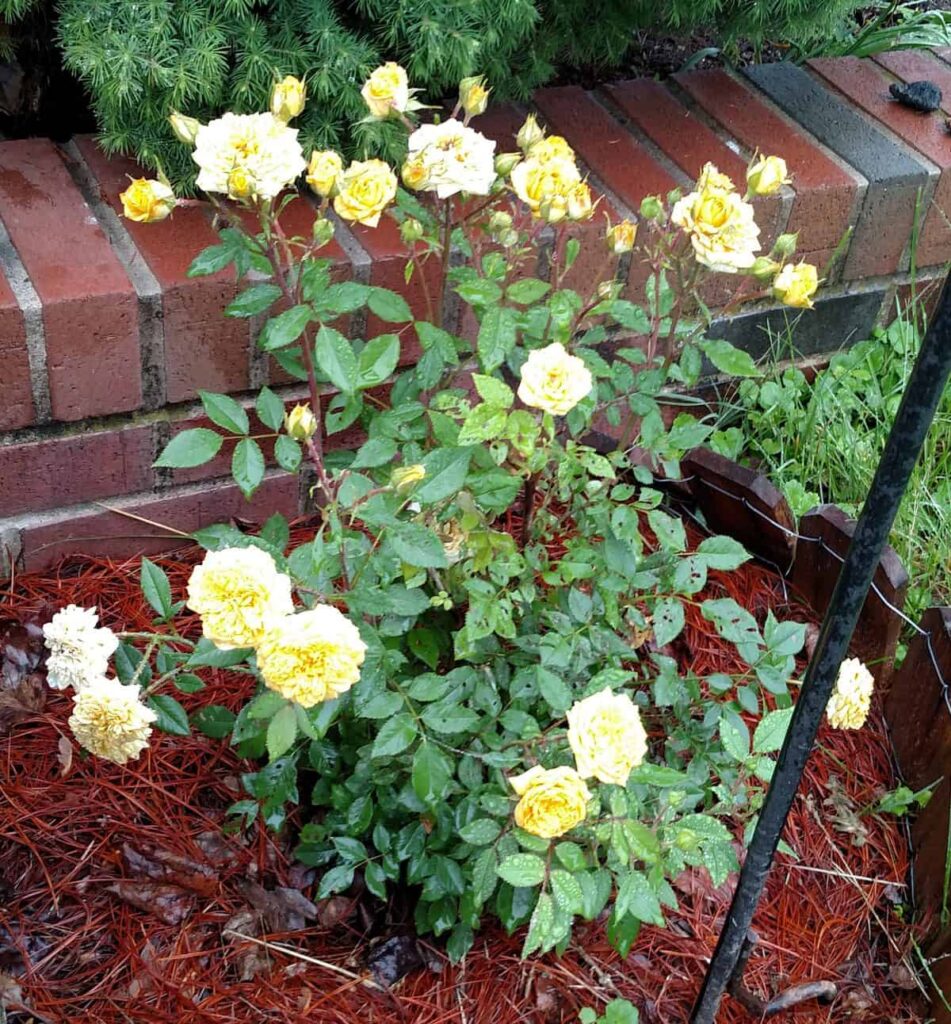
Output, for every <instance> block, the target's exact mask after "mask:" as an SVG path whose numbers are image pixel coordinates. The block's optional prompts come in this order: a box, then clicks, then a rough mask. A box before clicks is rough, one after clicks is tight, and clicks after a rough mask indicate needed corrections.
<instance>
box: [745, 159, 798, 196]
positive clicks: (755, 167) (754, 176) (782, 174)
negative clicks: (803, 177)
mask: <svg viewBox="0 0 951 1024" xmlns="http://www.w3.org/2000/svg"><path fill="white" fill-rule="evenodd" d="M791 180H792V179H791V178H790V177H789V174H788V171H787V169H786V161H785V160H784V159H783V158H782V157H781V156H764V157H760V159H759V160H757V161H755V162H754V163H752V164H750V166H749V167H748V168H747V169H746V186H747V188H748V189H749V191H750V194H751V195H754V196H769V195H772V194H773V193H774V192H778V191H779V190H780V189H781V188H782V187H783V185H788V184H789V183H790V181H791Z"/></svg>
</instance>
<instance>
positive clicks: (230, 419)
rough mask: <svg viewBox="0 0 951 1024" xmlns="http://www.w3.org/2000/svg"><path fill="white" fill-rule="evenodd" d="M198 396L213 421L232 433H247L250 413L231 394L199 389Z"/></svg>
mask: <svg viewBox="0 0 951 1024" xmlns="http://www.w3.org/2000/svg"><path fill="white" fill-rule="evenodd" d="M198 397H199V398H200V399H201V404H202V405H203V406H204V409H205V414H206V415H207V416H208V419H210V420H211V422H212V423H214V424H216V425H217V426H219V427H223V428H224V429H225V430H227V431H229V432H230V433H232V434H247V432H248V429H249V424H248V414H247V413H246V412H245V411H244V409H243V408H242V407H241V406H240V405H239V404H238V403H237V402H236V401H235V400H234V399H233V398H231V396H230V395H219V394H217V393H216V392H214V391H201V390H199V392H198Z"/></svg>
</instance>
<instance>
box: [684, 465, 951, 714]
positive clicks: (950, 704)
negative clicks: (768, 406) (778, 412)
mask: <svg viewBox="0 0 951 1024" xmlns="http://www.w3.org/2000/svg"><path fill="white" fill-rule="evenodd" d="M694 479H697V476H696V474H694V475H693V476H689V477H685V478H684V479H683V480H678V481H676V482H677V483H688V482H689V481H691V480H694ZM702 483H703V486H704V487H709V488H710V489H711V490H714V491H717V492H718V493H719V494H722V495H724V496H725V497H727V498H730V499H731V500H732V501H737V502H739V503H740V504H741V505H743V506H744V507H745V508H747V509H749V511H750V512H752V513H753V514H754V515H757V516H759V517H760V519H764V520H765V521H766V522H767V523H769V524H770V525H771V526H773V527H775V529H777V530H779V531H780V532H782V533H784V534H785V535H786V536H787V537H794V538H795V539H796V540H797V541H806V542H807V543H809V544H818V545H819V546H820V547H821V548H822V549H823V550H824V551H826V552H828V553H829V554H830V555H832V557H833V558H834V559H835V560H836V561H837V562H839V563H844V562H845V558H844V557H843V556H842V555H840V554H839V553H838V552H837V551H834V550H833V549H832V548H830V547H829V545H828V544H826V542H825V541H824V540H823V539H822V538H821V537H809V536H807V535H806V534H803V533H798V532H797V531H796V530H790V529H789V528H788V527H786V526H783V524H782V523H778V522H776V520H775V519H773V518H772V516H768V515H767V514H766V513H765V512H763V510H762V509H758V508H757V507H756V506H755V505H753V504H751V503H750V501H749V499H747V498H745V497H743V495H741V494H733V492H732V491H728V490H726V489H725V488H723V487H720V486H719V484H715V483H714V482H713V481H712V480H708V479H706V478H705V477H704V478H702ZM870 589H871V591H872V593H874V594H875V596H876V597H877V598H878V599H879V601H881V602H882V604H883V605H885V607H886V608H888V609H889V611H892V612H894V614H895V615H897V616H898V617H899V618H900V619H901V620H902V621H903V622H905V623H906V624H907V625H909V626H911V628H912V629H913V630H914V631H915V632H916V633H917V634H918V635H919V636H923V637H924V638H925V646H926V647H927V649H928V658H929V660H930V661H931V667H932V669H933V670H934V674H935V678H936V679H937V680H938V683H939V684H940V686H941V695H942V698H943V700H944V704H945V707H946V708H947V710H948V713H949V714H951V686H949V685H948V682H947V680H946V679H945V678H944V674H943V672H942V671H941V666H940V664H939V663H938V656H937V654H935V649H934V645H933V644H932V642H931V640H932V634H931V632H930V631H929V630H927V629H922V628H921V626H919V625H918V623H916V622H915V621H913V620H912V619H910V618H908V616H907V615H906V614H905V613H904V612H903V611H902V610H901V608H896V607H895V605H893V604H892V603H891V601H889V600H888V598H887V597H885V595H884V594H883V593H882V592H881V590H880V589H879V588H878V586H877V585H876V584H875V582H874V581H873V582H872V586H871V588H870Z"/></svg>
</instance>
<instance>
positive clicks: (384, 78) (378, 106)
mask: <svg viewBox="0 0 951 1024" xmlns="http://www.w3.org/2000/svg"><path fill="white" fill-rule="evenodd" d="M360 95H361V96H362V97H363V100H364V102H365V103H366V105H367V108H368V109H369V111H370V116H371V117H374V118H376V119H377V120H378V121H383V120H385V119H386V118H388V117H392V116H393V115H394V114H402V113H403V112H404V111H405V110H406V107H407V104H408V103H409V80H408V79H407V77H406V71H405V70H404V69H403V68H401V67H400V65H399V64H396V63H394V62H393V61H389V62H388V63H386V64H382V65H381V66H380V67H378V68H377V69H376V70H375V71H374V72H373V74H371V75H370V77H369V78H368V79H367V80H366V83H365V84H364V86H363V89H362V90H361V91H360Z"/></svg>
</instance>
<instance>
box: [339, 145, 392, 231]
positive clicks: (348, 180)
mask: <svg viewBox="0 0 951 1024" xmlns="http://www.w3.org/2000/svg"><path fill="white" fill-rule="evenodd" d="M396 186H397V182H396V175H395V174H394V173H393V171H392V170H391V168H390V166H389V164H387V163H385V162H384V161H382V160H355V161H354V162H353V163H352V164H351V165H350V166H349V167H348V168H347V169H346V170H345V171H344V172H343V173H342V174H341V175H339V176H338V178H337V194H336V196H334V209H335V210H336V211H337V213H338V214H339V215H340V216H341V217H343V219H344V220H352V221H356V222H357V223H358V224H365V225H366V226H367V227H370V228H375V227H376V226H377V224H379V223H380V214H382V213H383V211H384V210H385V209H386V208H387V206H389V205H390V203H392V202H393V200H394V199H395V198H396Z"/></svg>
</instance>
